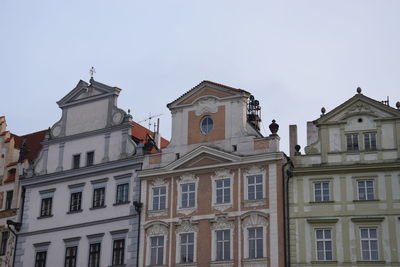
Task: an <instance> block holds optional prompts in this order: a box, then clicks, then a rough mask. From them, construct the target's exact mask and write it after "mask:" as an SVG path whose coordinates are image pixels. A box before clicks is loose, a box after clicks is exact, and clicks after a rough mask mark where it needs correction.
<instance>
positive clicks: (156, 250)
mask: <svg viewBox="0 0 400 267" xmlns="http://www.w3.org/2000/svg"><path fill="white" fill-rule="evenodd" d="M163 263H164V236H152V237H150V265H162V264H163Z"/></svg>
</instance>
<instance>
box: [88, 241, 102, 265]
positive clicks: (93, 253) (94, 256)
mask: <svg viewBox="0 0 400 267" xmlns="http://www.w3.org/2000/svg"><path fill="white" fill-rule="evenodd" d="M89 267H100V243H94V244H90V247H89Z"/></svg>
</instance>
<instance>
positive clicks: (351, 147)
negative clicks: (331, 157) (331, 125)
mask: <svg viewBox="0 0 400 267" xmlns="http://www.w3.org/2000/svg"><path fill="white" fill-rule="evenodd" d="M345 137H346V138H345V139H346V151H347V152H358V151H360V137H359V133H358V132H357V133H346V134H345ZM349 137H350V138H349ZM354 137H356V138H354ZM354 139H357V140H354ZM349 140H350V141H351V142H349ZM355 141H356V142H355Z"/></svg>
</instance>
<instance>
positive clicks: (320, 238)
mask: <svg viewBox="0 0 400 267" xmlns="http://www.w3.org/2000/svg"><path fill="white" fill-rule="evenodd" d="M315 241H316V248H317V260H318V261H331V260H332V232H331V229H316V230H315Z"/></svg>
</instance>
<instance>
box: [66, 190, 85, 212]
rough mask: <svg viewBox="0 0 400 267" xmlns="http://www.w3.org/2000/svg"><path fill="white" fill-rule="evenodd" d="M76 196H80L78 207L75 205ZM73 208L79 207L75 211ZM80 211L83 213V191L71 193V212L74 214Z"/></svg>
mask: <svg viewBox="0 0 400 267" xmlns="http://www.w3.org/2000/svg"><path fill="white" fill-rule="evenodd" d="M75 195H76V196H79V198H78V203H77V204H76V205H73V201H74V196H75ZM73 206H77V207H76V208H75V209H73ZM80 211H82V191H78V192H71V194H70V203H69V212H70V213H73V212H80Z"/></svg>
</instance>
